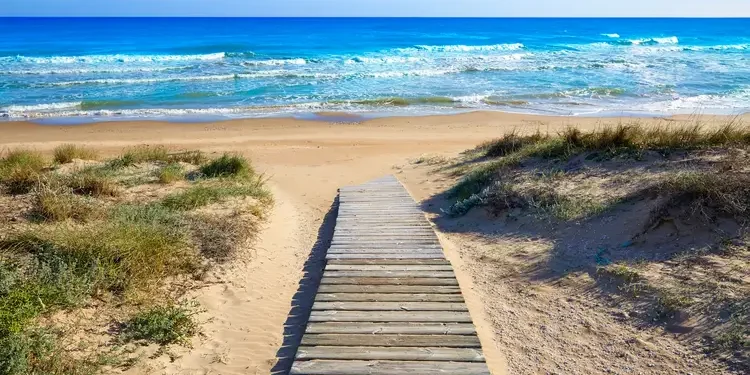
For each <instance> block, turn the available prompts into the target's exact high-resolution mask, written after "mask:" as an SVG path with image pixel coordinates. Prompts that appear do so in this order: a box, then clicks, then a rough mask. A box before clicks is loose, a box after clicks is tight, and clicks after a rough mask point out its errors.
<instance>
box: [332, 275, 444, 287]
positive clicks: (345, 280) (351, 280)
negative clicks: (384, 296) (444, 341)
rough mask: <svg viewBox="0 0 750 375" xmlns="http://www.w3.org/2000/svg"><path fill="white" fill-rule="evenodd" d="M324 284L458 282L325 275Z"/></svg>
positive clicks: (421, 278) (418, 278)
mask: <svg viewBox="0 0 750 375" xmlns="http://www.w3.org/2000/svg"><path fill="white" fill-rule="evenodd" d="M320 283H321V284H322V285H326V284H340V285H341V284H346V285H448V286H457V285H458V281H456V279H454V278H445V279H438V278H431V277H329V276H326V275H325V274H324V275H323V279H322V280H321V281H320Z"/></svg>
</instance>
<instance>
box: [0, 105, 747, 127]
mask: <svg viewBox="0 0 750 375" xmlns="http://www.w3.org/2000/svg"><path fill="white" fill-rule="evenodd" d="M475 113H492V114H497V115H498V116H528V117H543V118H560V119H563V118H564V119H591V118H595V119H602V120H605V119H607V120H611V119H674V118H685V117H691V118H694V117H709V118H717V117H726V118H745V117H748V118H750V110H742V111H741V112H737V113H656V112H641V111H635V110H634V111H604V110H603V111H602V112H595V113H589V114H570V115H564V114H544V113H529V112H514V111H506V110H488V109H474V108H472V109H468V108H467V109H465V110H453V111H445V112H425V113H408V112H405V111H404V112H399V111H394V112H347V111H336V110H330V111H328V110H321V111H316V112H298V113H286V114H278V115H269V116H225V115H210V114H207V115H168V116H154V117H128V116H99V117H96V116H67V117H65V116H63V117H39V118H0V126H3V125H2V124H3V123H5V124H14V123H16V124H17V123H31V124H37V125H44V126H77V125H91V124H103V123H135V122H137V123H140V122H153V123H170V124H189V123H197V124H205V123H212V122H238V121H267V120H294V121H312V122H340V123H350V122H358V123H360V122H366V121H372V120H378V119H402V118H434V117H446V116H461V115H471V114H475Z"/></svg>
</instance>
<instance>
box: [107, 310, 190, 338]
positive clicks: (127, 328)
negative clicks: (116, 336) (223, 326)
mask: <svg viewBox="0 0 750 375" xmlns="http://www.w3.org/2000/svg"><path fill="white" fill-rule="evenodd" d="M195 314H196V313H195V312H194V311H192V310H191V309H190V308H188V307H186V306H179V305H167V306H157V307H154V308H152V309H150V310H147V311H143V312H141V313H139V314H137V315H136V316H134V317H133V318H132V319H130V320H129V321H127V322H126V323H125V324H123V329H122V334H121V338H122V339H123V340H125V341H132V340H144V341H149V342H153V343H157V344H161V345H167V344H187V341H188V339H189V338H190V337H192V336H194V335H195V334H196V333H197V332H198V324H197V323H196V322H195V319H194V316H195Z"/></svg>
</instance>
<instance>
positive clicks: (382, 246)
mask: <svg viewBox="0 0 750 375" xmlns="http://www.w3.org/2000/svg"><path fill="white" fill-rule="evenodd" d="M346 248H349V249H390V248H415V249H433V250H441V251H442V250H443V248H442V247H440V244H439V243H437V242H432V243H414V242H399V241H393V242H389V243H369V244H368V243H367V242H361V243H343V242H334V243H333V244H332V245H331V247H330V249H346Z"/></svg>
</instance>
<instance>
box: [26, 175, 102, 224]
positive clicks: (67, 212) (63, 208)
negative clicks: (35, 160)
mask: <svg viewBox="0 0 750 375" xmlns="http://www.w3.org/2000/svg"><path fill="white" fill-rule="evenodd" d="M34 198H35V202H34V204H35V207H34V208H35V210H34V214H35V215H36V216H38V218H39V219H41V220H45V221H63V220H67V219H73V220H78V221H86V220H88V219H89V218H91V217H92V216H95V214H96V213H97V211H98V209H97V207H95V205H94V204H93V203H92V202H91V201H90V200H87V199H85V198H82V197H79V196H77V195H75V194H73V192H72V191H70V190H69V189H66V188H65V187H63V186H59V185H56V184H55V183H54V182H52V183H50V182H46V183H40V184H39V185H37V187H36V189H35V191H34Z"/></svg>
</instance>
